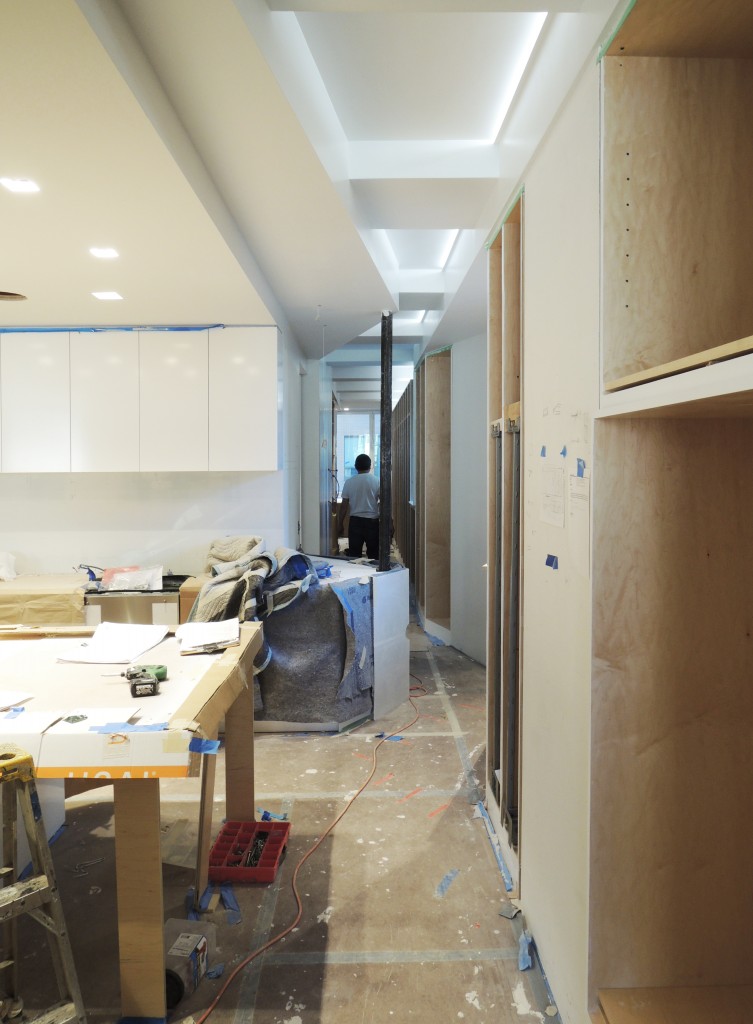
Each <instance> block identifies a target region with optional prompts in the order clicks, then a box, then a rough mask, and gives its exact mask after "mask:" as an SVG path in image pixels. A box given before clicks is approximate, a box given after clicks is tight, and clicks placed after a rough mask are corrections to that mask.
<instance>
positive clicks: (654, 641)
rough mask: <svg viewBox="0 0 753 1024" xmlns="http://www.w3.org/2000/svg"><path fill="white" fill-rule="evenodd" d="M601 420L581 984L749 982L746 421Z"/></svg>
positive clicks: (752, 890) (750, 480)
mask: <svg viewBox="0 0 753 1024" xmlns="http://www.w3.org/2000/svg"><path fill="white" fill-rule="evenodd" d="M595 428H596V446H595V454H594V464H595V465H598V467H599V473H598V479H596V477H594V480H595V493H594V539H593V565H594V577H593V670H592V699H591V707H592V748H591V794H590V795H591V831H590V844H591V854H590V938H589V945H590V972H589V973H590V988H591V991H595V990H596V989H601V988H616V987H634V986H657V987H666V986H683V985H687V984H691V983H693V984H703V985H717V984H725V983H730V982H733V981H734V982H739V983H741V984H753V962H752V961H751V958H750V955H749V954H750V907H751V906H753V873H752V872H751V870H750V866H751V863H753V818H752V816H751V814H750V793H751V792H752V791H753V752H751V747H750V735H751V732H752V731H753V688H752V687H751V685H750V679H751V678H752V677H753V616H752V615H751V610H750V599H749V597H750V580H751V577H752V576H753V533H752V532H751V529H750V517H749V511H748V510H749V509H750V508H751V506H752V505H753V474H751V473H750V472H748V470H747V467H748V465H749V462H750V452H751V451H753V422H752V421H751V420H745V419H725V420H683V419H676V420H675V419H641V420H632V419H631V420H614V421H613V420H610V421H604V420H600V421H597V422H596V424H595ZM720 936H723V939H722V940H721V941H720ZM717 1019H718V1020H723V1019H725V1018H723V1017H720V1018H717ZM749 1019H750V1018H749ZM683 1024H687V1022H686V1021H684V1022H683Z"/></svg>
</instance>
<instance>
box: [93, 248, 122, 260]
mask: <svg viewBox="0 0 753 1024" xmlns="http://www.w3.org/2000/svg"><path fill="white" fill-rule="evenodd" d="M89 252H90V253H91V254H92V256H96V257H97V259H98V260H114V259H117V257H118V255H119V254H118V250H117V249H108V248H99V247H98V246H96V245H93V246H92V247H91V249H90V250H89Z"/></svg>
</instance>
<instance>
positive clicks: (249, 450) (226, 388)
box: [209, 326, 278, 471]
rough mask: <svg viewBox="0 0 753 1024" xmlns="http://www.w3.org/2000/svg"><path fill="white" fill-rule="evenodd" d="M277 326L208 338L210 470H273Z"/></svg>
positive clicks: (236, 329) (275, 458) (235, 329)
mask: <svg viewBox="0 0 753 1024" xmlns="http://www.w3.org/2000/svg"><path fill="white" fill-rule="evenodd" d="M277 348H278V345H277V328H276V327H274V326H271V327H233V328H227V329H225V330H213V331H211V332H210V336H209V469H210V470H246V471H258V470H276V469H277V468H278V455H277V440H278V439H277V433H278V428H277V421H278V409H277V387H278V383H277Z"/></svg>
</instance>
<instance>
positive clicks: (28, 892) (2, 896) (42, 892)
mask: <svg viewBox="0 0 753 1024" xmlns="http://www.w3.org/2000/svg"><path fill="white" fill-rule="evenodd" d="M49 900H50V887H49V885H48V883H47V875H35V876H34V877H33V878H27V879H26V880H25V881H23V882H14V884H13V885H6V886H4V887H3V888H2V889H0V921H9V920H10V919H11V918H12V917H18V915H19V914H25V913H27V912H28V911H29V910H33V909H34V907H38V906H40V904H42V903H47V902H49Z"/></svg>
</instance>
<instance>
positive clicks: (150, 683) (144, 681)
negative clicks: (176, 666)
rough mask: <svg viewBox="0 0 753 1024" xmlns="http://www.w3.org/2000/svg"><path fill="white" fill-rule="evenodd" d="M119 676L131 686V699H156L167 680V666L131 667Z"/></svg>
mask: <svg viewBox="0 0 753 1024" xmlns="http://www.w3.org/2000/svg"><path fill="white" fill-rule="evenodd" d="M121 675H122V676H125V678H126V679H127V680H128V682H129V683H130V684H131V696H132V697H156V695H157V694H158V693H159V684H160V683H163V682H164V681H165V680H166V679H167V665H131V666H129V667H128V668H127V669H126V670H125V672H121Z"/></svg>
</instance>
